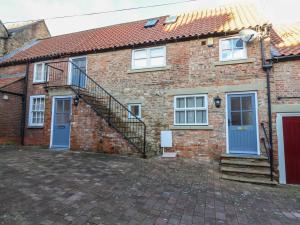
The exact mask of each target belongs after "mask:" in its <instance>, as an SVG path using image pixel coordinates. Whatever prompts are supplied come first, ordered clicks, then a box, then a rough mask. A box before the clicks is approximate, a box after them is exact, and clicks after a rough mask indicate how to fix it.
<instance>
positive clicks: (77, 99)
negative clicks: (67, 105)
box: [73, 95, 79, 106]
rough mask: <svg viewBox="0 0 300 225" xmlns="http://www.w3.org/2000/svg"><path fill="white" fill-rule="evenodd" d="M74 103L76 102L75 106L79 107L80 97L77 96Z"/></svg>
mask: <svg viewBox="0 0 300 225" xmlns="http://www.w3.org/2000/svg"><path fill="white" fill-rule="evenodd" d="M73 101H74V105H75V106H78V104H79V96H78V95H76V96H75V97H74V99H73Z"/></svg>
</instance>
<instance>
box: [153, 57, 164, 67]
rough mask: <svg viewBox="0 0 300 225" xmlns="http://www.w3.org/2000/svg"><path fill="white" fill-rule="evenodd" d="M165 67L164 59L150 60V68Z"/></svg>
mask: <svg viewBox="0 0 300 225" xmlns="http://www.w3.org/2000/svg"><path fill="white" fill-rule="evenodd" d="M164 65H165V58H164V57H158V58H150V66H164Z"/></svg>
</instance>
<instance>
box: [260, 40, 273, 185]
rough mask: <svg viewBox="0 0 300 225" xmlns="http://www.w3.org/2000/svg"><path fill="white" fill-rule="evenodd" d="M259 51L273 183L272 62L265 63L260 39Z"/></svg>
mask: <svg viewBox="0 0 300 225" xmlns="http://www.w3.org/2000/svg"><path fill="white" fill-rule="evenodd" d="M260 49H261V57H262V68H263V70H264V71H265V72H266V76H267V98H268V120H269V141H270V143H269V144H270V167H271V169H270V175H271V180H272V181H273V130H272V106H271V104H272V103H271V86H270V70H271V69H272V66H273V65H272V62H270V63H266V56H265V48H264V40H263V38H261V39H260Z"/></svg>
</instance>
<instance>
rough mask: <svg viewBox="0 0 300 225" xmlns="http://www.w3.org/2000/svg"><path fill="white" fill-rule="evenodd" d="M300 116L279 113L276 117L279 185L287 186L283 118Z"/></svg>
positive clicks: (299, 114)
mask: <svg viewBox="0 0 300 225" xmlns="http://www.w3.org/2000/svg"><path fill="white" fill-rule="evenodd" d="M290 116H299V117H300V112H299V113H277V115H276V130H277V138H278V170H279V183H280V184H286V171H285V156H284V138H283V126H282V125H283V124H282V118H283V117H290Z"/></svg>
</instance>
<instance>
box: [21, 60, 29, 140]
mask: <svg viewBox="0 0 300 225" xmlns="http://www.w3.org/2000/svg"><path fill="white" fill-rule="evenodd" d="M28 74H29V63H28V62H27V64H26V72H25V81H24V88H23V96H22V117H21V144H22V145H24V142H25V141H24V139H25V126H26V102H27V86H28Z"/></svg>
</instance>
